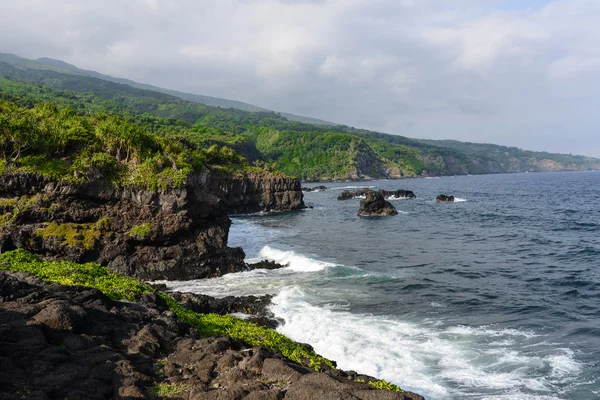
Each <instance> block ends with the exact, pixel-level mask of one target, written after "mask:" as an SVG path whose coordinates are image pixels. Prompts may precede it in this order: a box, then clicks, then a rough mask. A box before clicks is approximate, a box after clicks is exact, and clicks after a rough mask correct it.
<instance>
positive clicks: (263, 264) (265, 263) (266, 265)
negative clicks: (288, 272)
mask: <svg viewBox="0 0 600 400" xmlns="http://www.w3.org/2000/svg"><path fill="white" fill-rule="evenodd" d="M284 267H287V265H281V264H279V263H276V262H275V261H269V260H262V261H259V262H255V263H252V264H248V269H250V270H253V269H279V268H284Z"/></svg>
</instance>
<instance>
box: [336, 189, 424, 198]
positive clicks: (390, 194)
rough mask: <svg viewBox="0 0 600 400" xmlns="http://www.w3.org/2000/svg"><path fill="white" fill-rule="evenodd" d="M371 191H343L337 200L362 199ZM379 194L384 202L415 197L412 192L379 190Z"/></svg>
mask: <svg viewBox="0 0 600 400" xmlns="http://www.w3.org/2000/svg"><path fill="white" fill-rule="evenodd" d="M371 191H372V190H371V189H358V190H354V191H350V190H344V191H343V192H341V193H340V194H339V195H338V197H337V199H338V200H350V199H355V198H363V197H365V196H366V194H367V192H371ZM379 192H380V193H381V194H382V195H383V198H384V199H386V200H389V199H414V198H416V197H417V196H416V195H415V194H414V193H413V191H412V190H402V189H399V190H379Z"/></svg>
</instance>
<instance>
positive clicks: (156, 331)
mask: <svg viewBox="0 0 600 400" xmlns="http://www.w3.org/2000/svg"><path fill="white" fill-rule="evenodd" d="M0 293H1V294H2V296H3V297H2V298H3V299H4V301H3V302H2V303H0V343H1V344H2V351H1V352H0V399H17V398H28V399H65V398H69V399H86V400H96V399H98V400H101V399H125V398H127V399H133V398H157V397H156V394H155V393H153V390H152V389H153V387H155V385H156V384H162V385H166V386H167V387H168V388H170V389H173V390H176V391H177V395H176V397H177V398H178V399H179V398H180V399H184V400H193V399H242V398H244V399H254V400H258V399H263V400H265V399H283V398H284V397H285V398H286V399H288V398H289V399H296V400H302V399H303V400H308V399H338V400H339V399H348V400H350V399H364V400H367V399H369V400H392V399H393V400H409V399H410V400H423V397H421V396H419V395H417V394H414V393H411V392H401V393H395V392H390V391H386V390H376V389H375V388H373V387H372V386H371V385H369V384H368V382H369V381H375V380H376V379H375V378H372V377H369V376H365V375H360V376H358V377H359V378H360V379H357V374H356V373H353V372H345V371H342V370H332V369H328V368H325V366H324V365H321V371H322V372H315V371H314V370H313V369H310V368H307V366H306V365H304V366H302V365H299V364H296V363H294V362H292V361H290V360H288V359H286V358H285V357H283V355H282V354H281V353H280V352H278V351H275V350H272V349H268V348H264V347H253V346H250V345H248V344H247V343H244V342H243V341H240V340H236V339H232V338H230V337H226V336H220V337H208V338H199V337H198V336H197V333H196V331H195V330H194V329H193V328H191V327H190V326H189V325H187V324H185V323H183V322H181V321H177V320H176V319H175V317H174V314H173V312H172V311H170V310H169V309H168V308H165V307H166V305H165V304H164V302H161V301H160V297H158V296H145V297H144V298H143V299H141V300H140V301H138V302H137V303H133V302H128V301H124V302H120V301H113V300H111V299H109V298H108V297H106V296H105V295H104V294H102V293H101V292H99V291H97V290H95V289H90V288H84V287H76V286H63V285H59V284H51V283H46V282H43V281H41V280H39V279H36V278H32V277H29V276H26V275H24V274H17V273H12V272H4V271H0ZM61 310H64V311H65V312H66V313H67V314H68V316H67V317H66V318H63V317H61V316H60V315H59V313H60V312H61ZM84 321H85V322H84Z"/></svg>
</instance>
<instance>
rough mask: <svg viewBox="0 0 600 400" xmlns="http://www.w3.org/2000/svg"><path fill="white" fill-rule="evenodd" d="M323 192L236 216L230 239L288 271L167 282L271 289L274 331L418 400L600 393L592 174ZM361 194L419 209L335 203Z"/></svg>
mask: <svg viewBox="0 0 600 400" xmlns="http://www.w3.org/2000/svg"><path fill="white" fill-rule="evenodd" d="M307 186H310V185H307ZM327 186H329V187H330V190H327V191H322V192H316V193H307V194H306V195H305V202H306V203H307V204H310V205H313V206H314V209H312V210H306V211H301V212H295V213H282V214H267V215H255V216H246V217H236V218H234V219H233V225H232V229H231V233H230V240H229V243H230V245H232V246H241V247H242V248H243V249H244V251H245V252H246V254H247V256H248V258H249V259H255V258H261V259H264V258H268V259H271V260H275V261H279V262H282V263H286V264H288V265H289V266H288V267H287V268H284V269H281V270H277V271H258V270H257V271H251V272H246V273H240V274H230V275H226V276H224V277H221V278H217V279H211V280H201V281H190V282H173V283H171V286H172V287H174V288H176V289H180V290H192V291H196V292H201V293H207V294H212V295H216V296H223V295H228V294H263V293H272V294H275V295H276V297H275V299H274V305H273V307H272V309H273V311H274V313H275V314H276V315H277V316H278V317H280V318H282V319H283V320H284V321H285V324H284V325H283V326H281V327H280V328H279V330H280V331H281V332H283V333H285V334H287V335H288V336H290V337H292V338H294V339H296V340H299V341H302V342H307V343H310V344H311V345H313V346H314V347H315V349H316V350H317V352H319V353H321V354H322V355H324V356H327V357H329V358H332V359H334V360H336V361H337V362H338V365H339V366H340V367H341V368H344V369H354V370H358V371H360V372H362V373H367V374H371V375H374V376H377V377H380V378H384V379H386V380H389V381H391V382H394V383H396V384H398V385H400V386H402V387H404V388H406V389H409V390H413V391H416V392H418V393H421V394H423V395H424V396H426V397H427V398H428V399H582V400H585V399H598V398H600V172H577V173H575V172H572V173H530V174H506V175H484V176H460V177H444V178H436V179H411V180H399V181H398V180H397V181H373V182H365V183H339V184H330V185H327ZM365 186H368V187H373V188H380V189H387V190H392V189H408V190H413V191H414V192H415V193H416V195H417V199H412V200H394V201H392V203H393V204H394V205H395V207H396V208H397V209H398V210H399V212H400V214H399V215H397V216H394V217H384V218H360V217H357V216H356V212H357V210H358V202H359V200H357V199H356V200H348V201H337V200H336V197H337V195H338V193H339V192H340V191H341V190H343V188H346V187H365ZM441 193H446V194H452V195H454V196H456V197H458V198H459V199H460V200H461V201H459V202H455V203H448V204H445V203H443V204H442V203H436V202H435V197H436V195H438V194H441Z"/></svg>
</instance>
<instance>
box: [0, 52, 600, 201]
mask: <svg viewBox="0 0 600 400" xmlns="http://www.w3.org/2000/svg"><path fill="white" fill-rule="evenodd" d="M2 61H4V62H2ZM0 76H4V77H5V78H0V100H1V99H4V100H6V101H8V103H1V104H2V105H0V119H1V118H4V119H1V120H0V135H2V136H1V138H2V140H3V142H2V143H3V144H4V145H3V146H2V149H1V150H2V151H3V155H4V159H5V163H4V164H2V163H0V173H2V172H3V171H5V170H6V169H7V168H8V169H12V170H14V169H16V168H17V167H16V166H17V165H18V169H20V170H22V171H31V172H37V173H42V174H44V175H45V176H50V177H54V178H61V179H64V180H72V181H74V182H82V181H85V180H86V178H87V179H89V177H91V176H95V172H98V173H101V174H104V175H106V177H107V179H109V181H111V182H113V183H115V184H118V185H136V186H141V187H147V188H149V189H159V190H165V189H167V188H169V187H177V186H180V185H182V184H183V182H184V181H185V178H186V176H187V174H188V173H189V172H190V171H194V170H198V169H201V168H203V167H207V166H213V167H216V168H218V169H221V170H224V171H225V172H226V173H231V172H236V171H237V172H239V171H244V170H245V169H246V168H248V167H247V165H246V161H247V162H249V163H250V164H254V165H255V166H258V167H261V168H264V169H268V170H273V169H277V170H279V171H282V172H284V173H286V174H288V175H292V176H297V177H300V178H303V179H305V180H316V179H347V178H349V177H353V178H360V177H365V176H369V177H373V178H377V177H388V176H390V175H392V176H395V177H402V176H406V177H412V176H423V175H425V176H427V175H460V174H481V173H498V172H517V171H543V170H561V169H567V170H582V169H592V168H600V160H598V159H593V158H589V157H581V156H572V155H564V154H550V153H541V152H531V151H524V150H520V149H517V148H509V147H504V146H496V145H487V144H475V143H462V142H456V141H427V140H415V139H409V138H406V137H403V136H398V135H388V134H384V133H378V132H371V131H366V130H361V129H355V128H353V127H347V126H342V125H336V126H333V125H324V124H320V122H323V121H320V122H319V121H313V122H316V123H315V124H308V123H301V122H294V121H290V120H288V119H287V118H285V117H284V116H283V115H281V114H277V113H274V112H269V111H266V110H263V109H260V108H251V107H250V108H248V107H244V106H243V105H240V104H234V103H235V102H231V103H227V102H225V103H219V102H216V103H215V102H214V101H212V100H215V99H212V100H210V99H211V98H204V97H203V96H196V95H189V94H185V93H179V92H174V91H168V90H164V89H159V88H155V87H152V86H149V85H142V84H138V83H136V82H132V81H127V80H122V79H118V78H111V77H107V76H104V75H101V74H98V73H95V72H92V71H83V70H79V69H77V68H76V67H74V66H71V65H68V64H66V63H62V62H59V61H56V60H38V61H32V60H26V59H21V58H19V57H16V56H12V55H4V56H2V55H0ZM186 100H189V101H186ZM216 100H219V99H216ZM220 100H222V99H220ZM47 103H51V104H52V106H49V105H48V104H47ZM200 103H205V104H200ZM7 104H12V106H14V107H19V110H18V111H15V112H12V111H11V110H10V109H8V108H10V107H8V106H7ZM206 104H212V105H220V106H224V107H234V108H235V107H237V108H242V109H245V110H249V111H255V112H247V111H242V110H240V109H234V108H228V109H225V108H219V107H211V106H209V105H206ZM52 107H54V108H55V109H56V112H54V111H52V112H51V111H49V108H52ZM7 109H8V110H7ZM24 110H26V111H27V112H25V111H24ZM57 113H63V114H57ZM6 114H10V115H9V116H8V117H7V116H6ZM6 120H8V121H9V122H6ZM306 121H309V119H307V120H306ZM3 124H4V125H3ZM36 127H37V129H36ZM39 131H42V133H40V132H39ZM1 132H4V133H1ZM7 132H11V134H10V135H9V134H8V133H7ZM48 133H50V134H51V135H50V136H49V137H48V136H47V135H48ZM42 139H44V140H42ZM42 142H43V143H42ZM31 143H36V145H35V146H31ZM42 144H43V145H42ZM213 146H215V147H213ZM211 148H213V151H211V152H210V154H209V152H208V150H209V149H211ZM214 149H216V151H215V150H214ZM47 154H51V155H52V157H50V158H47V157H45V156H46V155H47ZM78 155H80V156H79V157H78Z"/></svg>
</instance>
